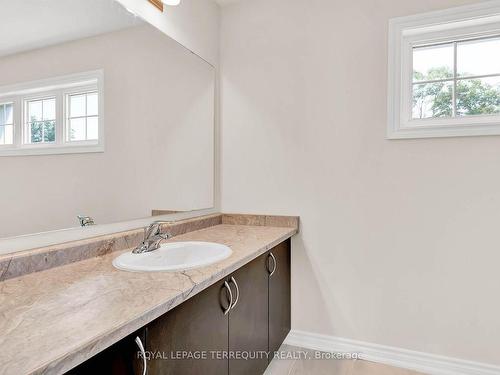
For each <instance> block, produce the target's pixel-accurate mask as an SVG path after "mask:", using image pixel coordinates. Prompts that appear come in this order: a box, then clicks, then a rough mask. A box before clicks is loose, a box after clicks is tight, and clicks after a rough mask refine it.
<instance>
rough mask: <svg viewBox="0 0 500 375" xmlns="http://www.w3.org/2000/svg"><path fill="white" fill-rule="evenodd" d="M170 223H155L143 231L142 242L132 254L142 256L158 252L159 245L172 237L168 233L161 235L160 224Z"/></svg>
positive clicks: (167, 222)
mask: <svg viewBox="0 0 500 375" xmlns="http://www.w3.org/2000/svg"><path fill="white" fill-rule="evenodd" d="M171 223H172V222H171V221H155V222H153V223H151V224H149V226H148V227H147V228H145V229H144V240H143V241H142V242H141V243H140V244H139V246H137V247H136V248H135V249H134V250H132V253H134V254H143V253H149V252H150V251H154V250H158V249H159V248H160V244H161V243H162V242H163V241H165V240H168V239H169V238H171V237H172V235H171V234H170V233H161V226H162V224H171Z"/></svg>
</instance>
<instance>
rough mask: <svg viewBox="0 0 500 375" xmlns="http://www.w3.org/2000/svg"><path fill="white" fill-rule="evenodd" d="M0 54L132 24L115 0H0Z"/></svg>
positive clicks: (39, 46)
mask: <svg viewBox="0 0 500 375" xmlns="http://www.w3.org/2000/svg"><path fill="white" fill-rule="evenodd" d="M0 9H1V10H2V21H1V22H0V35H1V36H2V37H1V38H0V56H6V55H10V54H13V53H18V52H22V51H27V50H31V49H37V48H42V47H46V46H49V45H54V44H58V43H62V42H67V41H70V40H75V39H81V38H86V37H90V36H94V35H99V34H103V33H106V32H111V31H115V30H120V29H124V28H127V27H131V26H135V25H138V24H140V23H142V21H140V20H139V19H138V18H136V17H135V16H133V15H132V14H130V13H129V12H128V11H127V10H126V9H125V8H123V7H122V6H121V5H120V4H118V3H117V2H115V1H114V0H23V1H19V0H0Z"/></svg>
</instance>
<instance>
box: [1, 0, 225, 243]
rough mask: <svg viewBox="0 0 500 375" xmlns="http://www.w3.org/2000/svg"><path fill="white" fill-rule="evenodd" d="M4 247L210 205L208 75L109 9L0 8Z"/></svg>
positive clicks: (7, 2) (97, 4)
mask: <svg viewBox="0 0 500 375" xmlns="http://www.w3.org/2000/svg"><path fill="white" fill-rule="evenodd" d="M1 3H2V16H3V17H2V25H1V26H0V31H1V37H0V72H1V74H0V170H1V171H2V174H1V176H2V177H1V185H0V186H1V187H0V207H1V209H0V212H1V214H0V238H5V237H12V236H19V235H24V234H31V233H38V232H45V231H53V230H58V229H65V228H71V227H78V226H80V225H81V226H89V225H94V224H97V225H99V224H107V223H114V222H122V221H128V220H132V219H138V218H144V217H148V216H151V215H153V214H164V213H168V212H179V211H182V212H183V211H191V210H197V209H204V208H209V207H212V206H213V203H214V202H213V196H214V190H213V186H214V176H213V173H214V90H215V88H214V81H215V73H214V69H213V67H212V66H211V65H209V64H208V63H206V62H205V61H204V60H202V59H201V58H199V57H198V56H196V55H194V54H193V53H191V52H190V51H188V50H187V49H185V48H184V47H182V46H181V45H179V44H178V43H177V42H175V41H174V40H172V39H170V38H169V37H167V36H166V35H165V34H163V33H162V32H160V31H158V30H157V29H155V28H154V27H153V26H151V25H149V24H147V23H146V22H143V21H142V20H140V19H139V18H137V17H135V16H134V15H132V14H130V13H129V12H127V11H126V10H125V9H124V8H123V7H122V6H121V5H120V4H118V3H116V2H115V1H113V0H44V1H17V0H2V2H1Z"/></svg>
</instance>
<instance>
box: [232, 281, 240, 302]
mask: <svg viewBox="0 0 500 375" xmlns="http://www.w3.org/2000/svg"><path fill="white" fill-rule="evenodd" d="M231 281H232V283H233V284H234V286H235V287H236V298H235V299H234V303H233V306H231V309H234V308H235V307H236V305H237V304H238V300H239V299H240V288H239V287H238V283H237V282H236V280H235V279H234V277H231Z"/></svg>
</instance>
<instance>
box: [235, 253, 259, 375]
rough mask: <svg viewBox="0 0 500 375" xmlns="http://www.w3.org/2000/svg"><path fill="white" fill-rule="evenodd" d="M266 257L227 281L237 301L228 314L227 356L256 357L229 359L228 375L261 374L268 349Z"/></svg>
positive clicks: (248, 265) (242, 269) (256, 260)
mask: <svg viewBox="0 0 500 375" xmlns="http://www.w3.org/2000/svg"><path fill="white" fill-rule="evenodd" d="M266 261H267V254H264V255H262V256H260V257H259V258H257V259H255V260H253V261H252V262H250V263H248V264H247V265H246V266H244V267H242V268H240V269H239V270H238V271H236V272H235V273H234V274H232V275H231V277H232V278H231V277H230V278H229V280H230V281H229V283H230V285H231V289H232V294H233V296H234V299H235V298H236V297H238V301H237V302H236V303H235V304H233V306H234V307H233V308H232V309H231V311H230V313H229V351H230V352H229V353H230V354H233V353H234V354H235V355H237V354H238V353H242V354H247V353H248V354H249V355H252V356H256V357H255V358H253V359H244V358H243V359H241V358H240V359H238V358H231V357H230V359H229V373H230V374H232V375H246V374H248V375H257V374H262V373H264V371H265V369H266V367H267V364H268V361H267V349H268V272H267V267H266Z"/></svg>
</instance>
